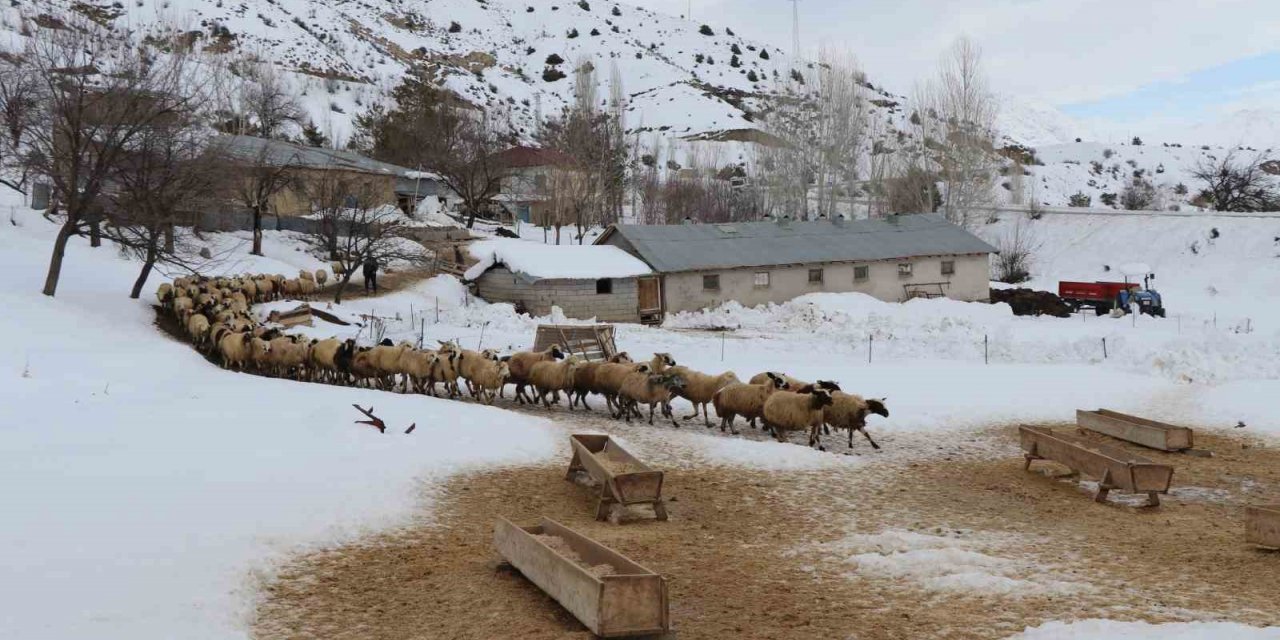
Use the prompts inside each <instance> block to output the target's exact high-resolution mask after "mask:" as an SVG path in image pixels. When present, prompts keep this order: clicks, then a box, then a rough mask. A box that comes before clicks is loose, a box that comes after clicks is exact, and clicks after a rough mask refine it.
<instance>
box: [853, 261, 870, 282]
mask: <svg viewBox="0 0 1280 640" xmlns="http://www.w3.org/2000/svg"><path fill="white" fill-rule="evenodd" d="M870 272H871V267H868V266H867V265H865V264H860V265H856V266H854V267H853V279H854V280H855V281H860V280H866V279H867V278H869V277H871V273H870Z"/></svg>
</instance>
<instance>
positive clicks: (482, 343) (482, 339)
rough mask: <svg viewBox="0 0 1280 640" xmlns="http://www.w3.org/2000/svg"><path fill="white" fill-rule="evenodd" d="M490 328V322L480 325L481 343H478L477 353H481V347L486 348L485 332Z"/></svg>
mask: <svg viewBox="0 0 1280 640" xmlns="http://www.w3.org/2000/svg"><path fill="white" fill-rule="evenodd" d="M488 328H489V323H488V322H486V323H484V324H482V325H480V342H477V343H476V351H479V350H480V347H482V346H484V330H485V329H488Z"/></svg>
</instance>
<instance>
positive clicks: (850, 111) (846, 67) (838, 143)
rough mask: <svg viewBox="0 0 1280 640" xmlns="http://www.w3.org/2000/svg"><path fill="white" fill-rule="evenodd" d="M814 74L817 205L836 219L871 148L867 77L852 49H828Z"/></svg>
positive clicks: (855, 183) (822, 53) (855, 184)
mask: <svg viewBox="0 0 1280 640" xmlns="http://www.w3.org/2000/svg"><path fill="white" fill-rule="evenodd" d="M816 76H817V79H816V80H817V85H818V89H817V92H816V93H817V95H816V102H817V118H816V123H815V126H816V129H817V130H816V135H814V141H815V143H816V144H814V145H812V146H811V147H810V149H811V151H812V154H813V157H814V160H813V167H814V169H813V172H814V175H815V182H816V183H817V203H816V205H817V211H818V215H820V216H825V217H827V218H832V217H834V216H835V214H836V213H837V212H838V211H837V209H838V204H839V203H840V202H841V201H850V200H851V199H852V198H853V194H854V191H855V190H856V189H857V183H858V179H859V177H860V175H861V169H862V167H863V165H864V164H865V158H866V156H867V152H868V149H867V148H866V144H867V101H866V99H865V97H864V96H863V95H862V89H861V86H860V85H861V83H863V82H865V79H864V76H863V73H862V71H861V70H860V69H859V68H858V63H857V60H856V59H855V58H854V57H853V56H852V55H851V54H848V53H844V52H840V51H836V50H834V49H829V48H823V49H822V50H821V52H820V53H819V60H818V72H817V74H816Z"/></svg>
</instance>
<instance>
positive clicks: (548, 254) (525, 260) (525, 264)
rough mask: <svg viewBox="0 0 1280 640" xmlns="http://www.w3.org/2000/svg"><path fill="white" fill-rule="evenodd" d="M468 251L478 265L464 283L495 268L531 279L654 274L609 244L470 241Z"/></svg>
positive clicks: (501, 239) (469, 270) (498, 239)
mask: <svg viewBox="0 0 1280 640" xmlns="http://www.w3.org/2000/svg"><path fill="white" fill-rule="evenodd" d="M467 249H468V250H469V251H470V252H471V257H472V258H475V259H476V260H478V262H476V264H474V265H472V266H471V268H469V269H467V272H466V273H465V274H463V279H465V280H475V279H476V278H479V277H480V276H481V274H483V273H484V272H485V271H488V270H489V269H490V268H491V267H493V266H495V265H502V266H505V267H506V268H507V269H510V270H511V271H512V272H514V273H519V274H522V275H524V276H527V277H529V278H532V279H534V280H548V279H557V278H630V277H635V276H643V275H648V274H651V273H653V271H652V270H651V269H650V268H649V265H647V264H645V263H644V262H643V261H641V260H640V259H639V258H636V257H635V256H633V255H631V254H629V253H627V252H626V251H623V250H622V249H619V248H617V247H614V246H611V245H592V244H586V245H579V244H564V245H548V244H538V243H536V242H527V241H524V240H516V239H505V238H494V239H492V240H482V241H480V242H473V243H471V244H470V245H469V246H468V247H467Z"/></svg>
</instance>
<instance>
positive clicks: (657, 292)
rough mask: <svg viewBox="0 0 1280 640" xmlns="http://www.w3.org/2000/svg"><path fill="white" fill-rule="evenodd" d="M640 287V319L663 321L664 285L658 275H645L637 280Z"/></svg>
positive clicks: (643, 320)
mask: <svg viewBox="0 0 1280 640" xmlns="http://www.w3.org/2000/svg"><path fill="white" fill-rule="evenodd" d="M636 284H637V286H638V288H639V296H638V297H639V305H640V309H639V311H640V319H641V321H642V322H649V321H653V320H656V321H657V322H662V285H661V284H660V282H659V281H658V277H657V276H645V277H643V278H640V279H639V280H637V281H636Z"/></svg>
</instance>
